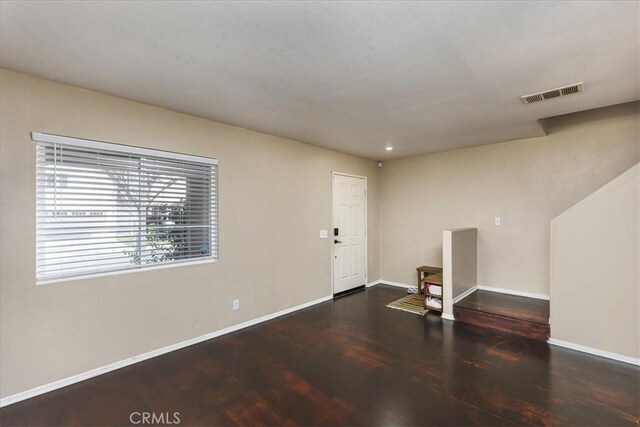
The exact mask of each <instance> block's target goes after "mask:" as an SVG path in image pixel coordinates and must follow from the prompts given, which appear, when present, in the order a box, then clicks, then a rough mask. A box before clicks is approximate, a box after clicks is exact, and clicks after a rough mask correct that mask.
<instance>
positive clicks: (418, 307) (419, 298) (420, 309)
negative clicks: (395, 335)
mask: <svg viewBox="0 0 640 427" xmlns="http://www.w3.org/2000/svg"><path fill="white" fill-rule="evenodd" d="M424 298H425V296H424V295H423V294H410V295H407V296H406V297H402V298H400V299H398V300H395V301H394V302H391V303H389V304H387V307H389V308H395V309H396V310H402V311H408V312H409V313H414V314H418V315H420V316H424V315H425V314H426V313H427V312H428V311H429V309H428V308H424Z"/></svg>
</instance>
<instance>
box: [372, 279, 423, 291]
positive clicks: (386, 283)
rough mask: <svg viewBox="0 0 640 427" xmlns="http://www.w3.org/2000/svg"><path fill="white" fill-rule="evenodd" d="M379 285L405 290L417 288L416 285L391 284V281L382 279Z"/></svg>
mask: <svg viewBox="0 0 640 427" xmlns="http://www.w3.org/2000/svg"><path fill="white" fill-rule="evenodd" d="M378 284H381V285H389V286H396V287H398V288H405V289H408V288H415V287H416V285H407V284H406V283H398V282H390V281H389V280H382V279H380V280H378Z"/></svg>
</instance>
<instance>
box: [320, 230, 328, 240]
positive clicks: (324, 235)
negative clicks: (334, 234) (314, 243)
mask: <svg viewBox="0 0 640 427" xmlns="http://www.w3.org/2000/svg"><path fill="white" fill-rule="evenodd" d="M320 238H321V239H328V238H329V230H320Z"/></svg>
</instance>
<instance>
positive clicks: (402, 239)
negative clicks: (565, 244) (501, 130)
mask: <svg viewBox="0 0 640 427" xmlns="http://www.w3.org/2000/svg"><path fill="white" fill-rule="evenodd" d="M518 108H526V106H518ZM546 125H547V127H548V130H549V135H548V136H546V137H542V138H533V139H523V140H518V141H511V142H506V143H499V144H492V145H485V146H479V147H473V148H468V149H462V150H455V151H447V152H442V153H435V154H428V155H422V156H414V157H409V158H405V159H400V160H394V161H388V162H385V164H384V168H383V169H382V170H381V176H380V183H381V185H380V247H381V252H380V263H381V264H380V275H381V277H382V278H383V279H386V280H390V281H395V282H401V283H408V284H412V283H414V275H415V268H416V266H419V265H423V264H426V265H435V266H441V265H442V237H441V236H442V230H444V229H448V228H461V227H477V228H478V285H482V286H491V287H496V288H506V289H511V290H516V291H523V292H530V293H537V294H544V295H548V294H549V223H550V221H551V219H552V218H554V217H555V216H556V215H558V214H559V213H561V212H563V211H564V210H566V209H567V208H568V207H569V206H571V205H573V204H575V203H576V202H577V201H579V200H580V199H582V198H584V197H585V196H587V195H588V194H589V193H591V192H593V191H594V190H595V189H597V188H598V187H600V186H602V185H603V184H605V183H606V182H608V181H610V180H611V179H613V178H614V177H616V176H617V175H619V174H620V173H621V172H622V171H624V170H626V169H628V168H629V167H631V166H632V165H634V164H635V163H637V162H638V160H639V157H640V144H639V135H640V129H639V114H638V103H637V102H636V103H630V104H623V105H619V106H614V107H609V108H603V109H599V110H592V111H589V112H584V113H576V114H572V115H568V116H565V117H559V118H554V119H552V120H549V121H547V123H546ZM496 216H499V217H501V219H502V225H501V226H495V225H493V221H494V217H496Z"/></svg>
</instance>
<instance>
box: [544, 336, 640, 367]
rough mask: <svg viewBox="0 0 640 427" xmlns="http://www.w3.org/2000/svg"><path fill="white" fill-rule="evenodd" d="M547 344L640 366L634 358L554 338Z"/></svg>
mask: <svg viewBox="0 0 640 427" xmlns="http://www.w3.org/2000/svg"><path fill="white" fill-rule="evenodd" d="M547 342H548V343H549V344H551V345H556V346H558V347H564V348H568V349H571V350H576V351H581V352H583V353H589V354H593V355H594V356H600V357H606V358H607V359H612V360H617V361H618V362H624V363H629V364H631V365H636V366H640V359H636V358H634V357H629V356H623V355H621V354H618V353H612V352H610V351H605V350H600V349H597V348H592V347H587V346H584V345H580V344H574V343H572V342H568V341H562V340H559V339H556V338H549V339H548V340H547Z"/></svg>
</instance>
